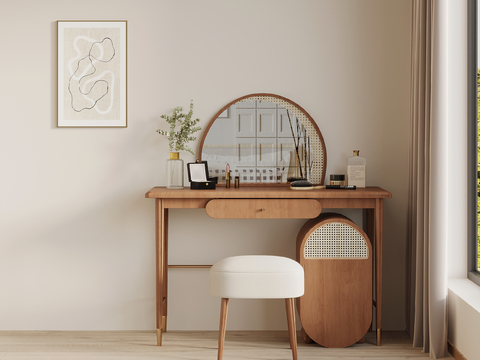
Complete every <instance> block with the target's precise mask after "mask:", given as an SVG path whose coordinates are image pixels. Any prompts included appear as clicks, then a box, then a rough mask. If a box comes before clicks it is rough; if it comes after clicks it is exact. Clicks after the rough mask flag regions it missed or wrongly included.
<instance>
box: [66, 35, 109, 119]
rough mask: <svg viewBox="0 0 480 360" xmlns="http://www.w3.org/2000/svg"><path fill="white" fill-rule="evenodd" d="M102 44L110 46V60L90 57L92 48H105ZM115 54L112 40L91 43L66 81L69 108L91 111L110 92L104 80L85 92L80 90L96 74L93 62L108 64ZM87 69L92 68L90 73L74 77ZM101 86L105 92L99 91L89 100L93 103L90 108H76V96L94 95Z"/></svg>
mask: <svg viewBox="0 0 480 360" xmlns="http://www.w3.org/2000/svg"><path fill="white" fill-rule="evenodd" d="M104 42H108V43H109V44H108V43H107V46H111V50H112V55H111V56H110V58H108V59H106V60H102V59H100V58H97V57H95V56H93V55H92V51H93V48H94V46H95V45H97V46H103V47H105V44H104ZM115 54H116V52H115V46H114V44H113V41H112V39H111V38H109V37H105V38H103V40H102V41H95V42H93V43H92V45H91V46H90V49H89V51H88V55H86V56H84V57H83V58H81V59H79V60H78V61H77V68H76V69H75V71H74V72H73V74H72V76H71V77H70V79H69V80H68V92H69V93H70V99H71V101H70V104H71V107H72V109H73V110H74V111H76V112H82V111H84V110H91V109H93V108H95V107H96V106H97V103H98V102H99V101H100V100H101V99H103V98H104V97H105V96H106V95H107V94H108V93H109V92H110V83H109V81H107V80H105V79H102V80H95V81H94V83H93V84H92V86H91V87H90V88H89V89H88V90H87V91H84V90H82V88H83V87H84V86H85V83H86V82H88V79H89V78H90V77H92V76H93V75H94V74H95V73H96V72H97V68H96V67H95V65H94V64H95V62H101V63H108V62H110V61H112V60H113V58H114V57H115ZM84 63H85V64H84ZM88 67H91V68H92V71H91V72H89V73H87V74H83V75H81V76H79V77H78V76H76V74H77V73H80V71H81V70H83V69H88ZM77 77H78V81H77V80H76V78H77ZM82 84H83V85H82ZM102 85H103V86H104V87H105V90H103V91H102V90H100V93H99V94H96V98H95V99H90V101H92V102H93V105H92V106H83V107H79V108H76V106H75V102H76V101H77V102H80V100H79V99H78V98H77V96H78V97H79V96H82V97H86V96H88V95H90V94H93V92H95V93H96V92H98V89H99V88H101V86H102ZM72 89H74V90H73V91H72ZM75 90H78V91H75ZM74 93H75V94H74Z"/></svg>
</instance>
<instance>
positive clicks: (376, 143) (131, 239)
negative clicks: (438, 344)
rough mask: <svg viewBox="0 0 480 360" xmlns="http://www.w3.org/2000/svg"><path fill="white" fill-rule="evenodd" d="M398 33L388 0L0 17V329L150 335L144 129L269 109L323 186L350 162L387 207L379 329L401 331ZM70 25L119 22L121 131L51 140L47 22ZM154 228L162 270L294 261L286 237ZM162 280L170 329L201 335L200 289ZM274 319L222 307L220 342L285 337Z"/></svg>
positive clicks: (206, 308) (203, 281)
mask: <svg viewBox="0 0 480 360" xmlns="http://www.w3.org/2000/svg"><path fill="white" fill-rule="evenodd" d="M410 15H411V3H410V1H405V0H389V1H384V0H363V1H351V0H297V1H288V0H260V1H257V0H243V1H221V0H202V1H199V0H188V1H187V0H180V1H179V0H176V1H175V0H162V1H158V0H136V1H131V0H122V1H119V0H101V1H100V0H85V1H82V2H80V3H79V2H77V1H65V0H48V1H34V0H30V1H28V0H17V1H7V0H0V34H2V40H1V49H2V50H1V53H2V55H1V56H0V85H1V86H0V105H1V106H0V108H1V113H0V114H1V115H0V116H1V122H0V126H1V128H0V129H1V130H0V149H1V151H0V164H1V175H2V176H1V177H0V189H1V190H0V191H1V197H0V198H1V201H0V293H1V296H0V329H11V330H16V329H154V328H155V320H154V319H155V316H154V314H155V276H154V267H155V256H154V203H153V201H152V200H149V199H145V198H144V193H145V192H146V191H148V190H149V189H150V188H151V187H153V186H155V185H165V174H164V167H165V160H166V159H167V157H168V144H167V142H166V141H165V140H164V139H162V138H161V137H160V136H159V135H158V134H156V133H155V130H156V129H157V128H159V127H160V126H161V125H162V121H163V120H162V121H161V119H160V115H161V114H165V113H171V111H172V110H173V108H174V107H176V106H179V105H181V106H184V107H188V104H189V101H190V99H193V100H194V103H195V112H194V114H195V116H196V117H199V118H201V119H202V122H201V125H202V126H203V127H206V125H207V124H208V122H209V120H210V119H211V118H212V116H213V115H214V114H215V113H216V112H217V111H218V110H219V109H220V108H222V107H223V106H224V105H225V104H227V103H228V102H230V101H232V100H234V99H235V98H237V97H239V96H242V95H246V94H250V93H255V92H270V93H275V94H279V95H282V96H285V97H287V98H289V99H291V100H293V101H295V102H296V103H298V104H299V105H300V106H302V107H303V108H304V109H305V110H306V111H307V112H308V113H309V114H310V115H311V116H312V117H313V118H314V119H315V120H316V122H317V124H318V126H319V128H320V129H321V131H322V133H323V137H324V139H325V142H326V147H327V153H328V164H327V165H328V166H327V178H328V175H329V174H330V173H339V172H340V173H342V172H345V170H346V169H345V167H346V164H345V162H346V158H347V157H348V156H351V154H352V150H353V149H360V150H361V155H363V156H365V157H366V158H367V161H368V172H367V184H368V185H378V186H381V187H383V188H385V189H387V190H389V191H391V192H392V194H393V198H392V199H388V200H385V210H384V211H385V213H384V248H383V249H384V262H383V263H384V268H383V270H384V281H383V299H384V309H383V328H384V329H386V330H389V329H390V330H403V329H404V328H405V311H404V310H405V248H406V240H405V237H406V234H405V233H406V194H407V163H408V129H409V80H410ZM74 19H76V20H78V19H82V20H107V19H117V20H118V19H120V20H128V128H126V129H64V128H60V129H59V128H57V127H56V21H57V20H74ZM193 145H194V148H197V147H198V143H197V144H193ZM182 157H183V158H184V159H185V160H186V161H191V160H193V159H195V157H194V156H191V155H190V154H182ZM349 215H351V216H352V217H354V218H355V219H359V218H360V215H359V213H357V212H355V211H354V212H352V213H351V214H349ZM170 220H171V222H170V244H169V246H170V254H171V260H170V262H171V263H172V264H178V263H190V262H193V263H205V264H208V263H212V262H213V261H216V260H218V259H220V258H221V257H223V256H226V255H230V254H240V253H270V254H279V255H285V256H290V257H294V256H295V250H294V249H295V245H294V242H295V238H296V234H297V232H298V230H299V229H300V227H301V225H302V223H303V221H298V220H290V221H277V220H271V221H269V220H266V221H256V220H244V221H240V220H238V221H237V220H231V221H230V220H222V221H220V220H213V219H210V218H208V217H207V215H205V213H204V211H203V210H175V211H171V219H170ZM169 279H170V281H169V291H170V293H169V296H170V298H169V318H168V324H169V328H170V329H216V328H217V326H218V313H219V308H218V306H219V302H218V301H217V299H214V298H212V297H211V296H210V295H209V294H208V271H205V270H185V271H181V270H172V271H171V272H170V278H169ZM272 304H273V306H272ZM199 309H201V310H199ZM242 309H247V310H249V311H250V312H251V313H255V314H256V316H250V317H244V316H243V317H242V316H241V314H240V311H241V310H242ZM283 313H284V305H283V303H281V302H280V303H279V302H275V301H273V302H272V303H266V302H264V301H258V302H248V303H247V302H241V301H237V302H234V303H232V305H231V307H230V314H229V329H285V319H284V317H283V318H282V317H281V316H284V315H283ZM280 315H281V316H280Z"/></svg>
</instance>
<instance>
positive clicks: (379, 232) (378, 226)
mask: <svg viewBox="0 0 480 360" xmlns="http://www.w3.org/2000/svg"><path fill="white" fill-rule="evenodd" d="M382 251H383V199H375V289H376V296H375V297H376V314H377V346H380V345H382V264H383V262H382V254H383V252H382Z"/></svg>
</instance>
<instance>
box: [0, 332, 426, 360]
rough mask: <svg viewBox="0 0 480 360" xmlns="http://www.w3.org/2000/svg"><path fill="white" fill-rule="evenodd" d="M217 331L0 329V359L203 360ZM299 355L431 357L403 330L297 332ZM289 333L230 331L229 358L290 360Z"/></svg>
mask: <svg viewBox="0 0 480 360" xmlns="http://www.w3.org/2000/svg"><path fill="white" fill-rule="evenodd" d="M217 337H218V332H216V331H206V332H203V331H169V332H167V333H165V334H163V346H161V347H158V346H156V345H155V344H156V333H155V331H0V360H24V359H25V360H27V359H28V360H33V359H35V360H60V359H61V360H65V359H68V360H77V359H82V360H84V359H85V360H110V359H112V360H113V359H120V360H126V359H140V360H142V359H156V360H159V359H160V360H163V359H165V360H167V359H168V360H177V359H178V360H188V359H192V360H193V359H196V360H204V359H216V354H217ZM298 339H299V342H298V358H299V359H300V360H313V359H345V360H366V359H370V360H377V359H378V360H380V359H389V360H400V359H401V360H409V359H412V360H415V359H421V358H428V355H427V354H424V353H422V352H421V349H420V348H414V347H412V341H411V340H410V339H409V338H408V337H407V335H406V334H405V333H403V332H384V333H383V339H382V346H376V345H375V335H374V334H373V333H369V334H367V337H366V341H365V343H363V344H355V345H353V346H350V347H348V348H345V349H327V348H323V347H321V346H319V345H317V344H305V343H304V342H303V340H302V337H301V334H300V333H299V334H298ZM291 358H292V353H291V350H290V348H289V340H288V333H287V331H228V330H227V334H226V338H225V350H224V359H225V360H249V359H260V360H263V359H265V360H267V359H268V360H273V359H275V360H282V359H291Z"/></svg>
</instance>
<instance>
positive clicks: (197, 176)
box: [187, 160, 217, 190]
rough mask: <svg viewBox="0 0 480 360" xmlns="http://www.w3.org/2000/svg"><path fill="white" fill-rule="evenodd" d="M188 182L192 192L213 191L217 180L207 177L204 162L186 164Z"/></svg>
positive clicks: (206, 167)
mask: <svg viewBox="0 0 480 360" xmlns="http://www.w3.org/2000/svg"><path fill="white" fill-rule="evenodd" d="M187 172H188V181H189V182H190V189H192V190H215V187H216V185H217V178H209V177H208V164H207V162H206V161H198V160H197V161H196V162H194V163H187Z"/></svg>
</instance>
